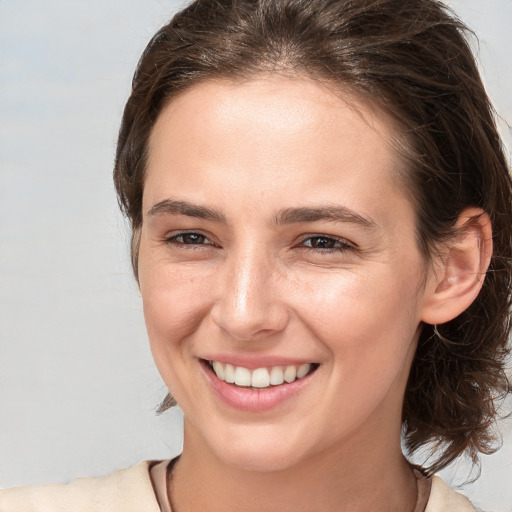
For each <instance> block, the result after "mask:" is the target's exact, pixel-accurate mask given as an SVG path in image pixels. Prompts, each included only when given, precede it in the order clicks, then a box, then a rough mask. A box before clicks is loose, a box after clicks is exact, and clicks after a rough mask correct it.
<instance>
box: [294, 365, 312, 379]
mask: <svg viewBox="0 0 512 512" xmlns="http://www.w3.org/2000/svg"><path fill="white" fill-rule="evenodd" d="M310 368H311V365H310V364H309V363H306V364H301V365H300V366H299V367H298V368H297V379H302V377H305V376H306V375H307V374H308V373H309V370H310Z"/></svg>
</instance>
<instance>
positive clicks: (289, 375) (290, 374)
mask: <svg viewBox="0 0 512 512" xmlns="http://www.w3.org/2000/svg"><path fill="white" fill-rule="evenodd" d="M296 378H297V368H296V367H295V366H287V367H286V370H285V371H284V380H285V381H286V382H293V381H294V380H295V379H296Z"/></svg>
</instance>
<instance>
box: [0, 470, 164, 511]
mask: <svg viewBox="0 0 512 512" xmlns="http://www.w3.org/2000/svg"><path fill="white" fill-rule="evenodd" d="M151 464H152V462H151V461H145V462H141V463H139V464H137V465H135V466H133V467H131V468H128V469H121V470H119V471H116V472H115V473H113V474H112V475H110V476H107V477H105V478H77V479H76V480H73V481H72V482H71V483H69V484H67V485H58V484H46V485H34V486H27V487H15V488H13V489H6V490H3V491H0V512H107V511H108V512H140V511H141V510H144V511H147V512H160V508H159V506H158V503H157V501H156V498H155V493H154V491H153V485H152V483H151V478H150V474H149V468H150V467H151Z"/></svg>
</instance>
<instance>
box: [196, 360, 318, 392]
mask: <svg viewBox="0 0 512 512" xmlns="http://www.w3.org/2000/svg"><path fill="white" fill-rule="evenodd" d="M202 361H203V363H204V364H205V366H206V367H207V369H208V370H209V371H210V372H212V373H213V374H214V375H215V376H216V377H217V378H218V379H219V380H221V381H223V382H225V383H227V384H231V385H233V386H236V387H240V388H246V389H247V388H249V389H255V390H264V389H268V388H275V387H278V386H286V385H288V384H292V383H293V382H295V381H297V380H300V379H303V378H304V377H307V376H308V375H310V374H312V373H313V372H315V371H316V370H317V368H318V367H319V366H320V365H319V364H318V363H304V364H300V365H293V364H290V365H279V366H270V367H262V368H254V369H249V368H245V367H243V366H235V365H232V364H229V363H222V362H220V361H209V360H202Z"/></svg>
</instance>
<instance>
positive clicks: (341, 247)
mask: <svg viewBox="0 0 512 512" xmlns="http://www.w3.org/2000/svg"><path fill="white" fill-rule="evenodd" d="M186 237H196V239H199V240H196V241H195V242H190V243H187V242H185V241H184V239H186ZM314 240H316V241H320V240H323V241H324V242H326V243H327V244H328V245H333V247H323V248H322V247H313V241H314ZM205 241H206V242H207V243H205ZM306 242H310V243H311V245H305V243H306ZM164 243H165V244H168V245H178V246H191V247H190V248H193V247H197V246H199V245H216V244H214V243H213V242H212V241H211V240H210V239H209V238H208V237H207V236H206V235H203V234H201V233H197V232H195V231H183V232H181V233H177V234H175V235H172V236H170V237H168V238H166V239H165V240H164ZM295 247H297V248H300V249H304V250H307V251H314V252H316V253H324V254H325V253H332V252H345V251H349V250H355V247H354V246H353V245H352V244H350V243H349V242H347V241H346V240H344V239H343V238H337V237H334V236H327V235H309V236H307V237H305V238H304V239H302V241H301V242H300V243H299V244H298V245H296V246H295Z"/></svg>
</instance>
